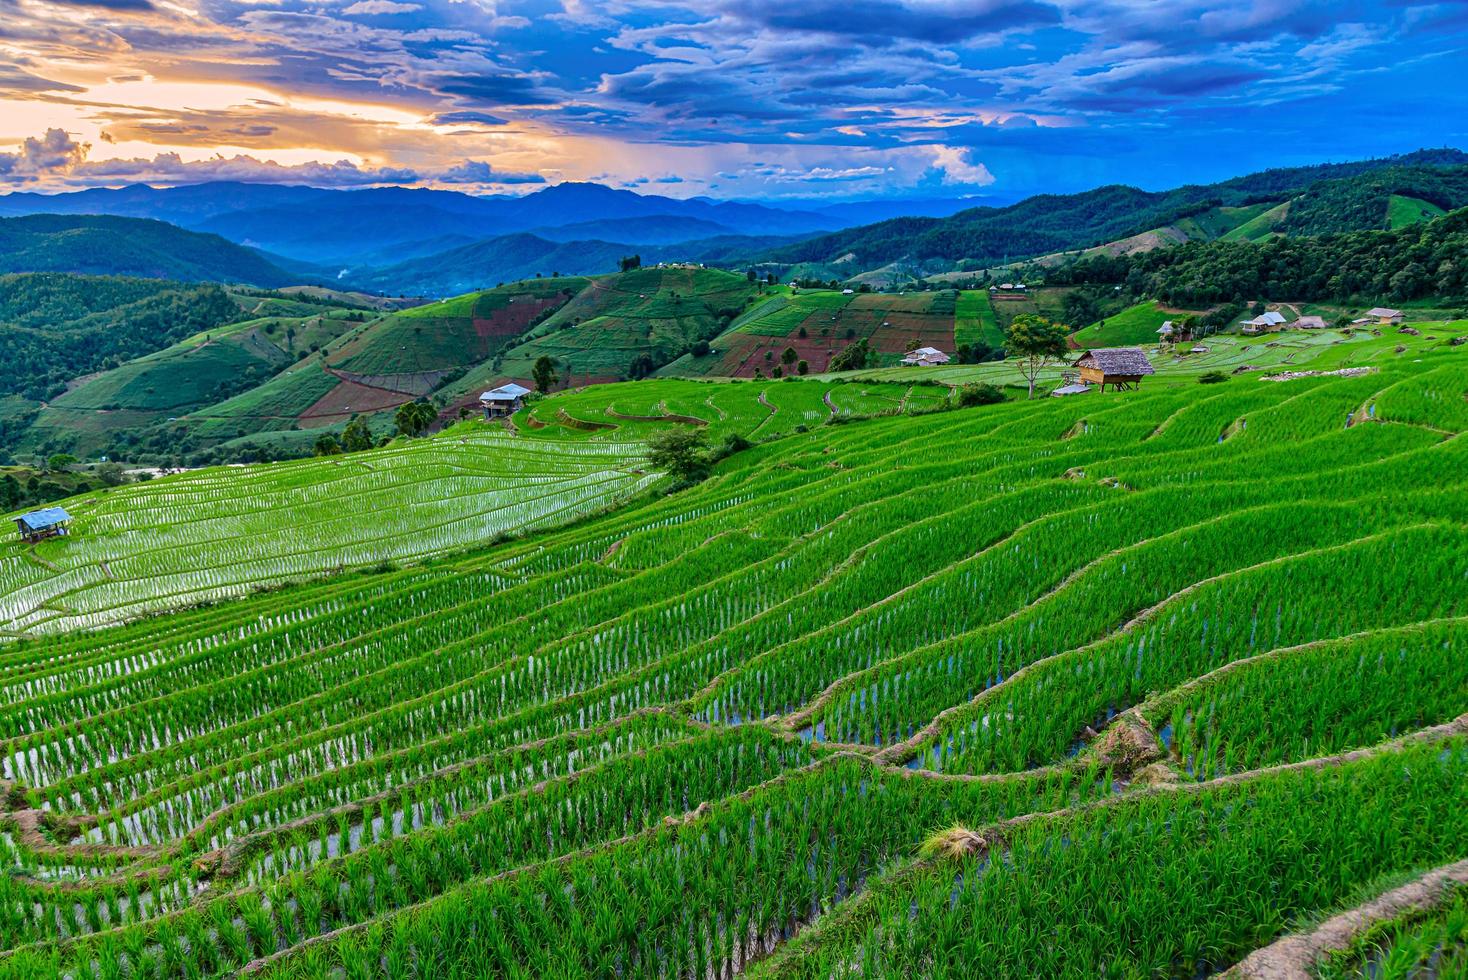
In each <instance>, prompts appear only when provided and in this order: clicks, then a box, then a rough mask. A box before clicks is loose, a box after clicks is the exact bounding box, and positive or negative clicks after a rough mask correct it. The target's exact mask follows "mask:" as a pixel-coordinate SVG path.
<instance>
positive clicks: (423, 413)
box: [393, 402, 438, 436]
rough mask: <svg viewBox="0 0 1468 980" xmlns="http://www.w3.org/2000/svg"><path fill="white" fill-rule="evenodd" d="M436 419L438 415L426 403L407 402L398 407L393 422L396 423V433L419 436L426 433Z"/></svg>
mask: <svg viewBox="0 0 1468 980" xmlns="http://www.w3.org/2000/svg"><path fill="white" fill-rule="evenodd" d="M436 418H438V413H437V412H435V411H434V410H433V406H432V405H430V404H428V403H427V402H408V403H407V404H406V405H400V406H399V407H398V410H397V413H396V414H395V415H394V416H393V421H394V422H396V423H397V426H398V431H399V432H400V433H402V434H403V435H405V436H421V435H422V434H423V433H425V432H427V431H428V427H429V426H430V425H432V424H433V420H434V419H436Z"/></svg>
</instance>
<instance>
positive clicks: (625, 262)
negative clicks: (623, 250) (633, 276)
mask: <svg viewBox="0 0 1468 980" xmlns="http://www.w3.org/2000/svg"><path fill="white" fill-rule="evenodd" d="M618 264H619V265H620V266H621V267H622V271H623V272H631V271H632V270H633V269H641V268H642V256H640V255H624V256H622V261H621V262H620V263H618Z"/></svg>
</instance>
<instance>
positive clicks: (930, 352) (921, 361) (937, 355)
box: [902, 347, 952, 367]
mask: <svg viewBox="0 0 1468 980" xmlns="http://www.w3.org/2000/svg"><path fill="white" fill-rule="evenodd" d="M950 360H952V358H950V357H949V356H948V355H947V354H945V353H943V352H942V351H940V350H939V349H938V348H936V347H919V348H918V349H917V350H911V351H908V352H907V354H906V355H904V356H903V358H902V363H903V364H906V365H908V366H909V367H935V366H937V365H939V364H947V363H948V362H949V361H950Z"/></svg>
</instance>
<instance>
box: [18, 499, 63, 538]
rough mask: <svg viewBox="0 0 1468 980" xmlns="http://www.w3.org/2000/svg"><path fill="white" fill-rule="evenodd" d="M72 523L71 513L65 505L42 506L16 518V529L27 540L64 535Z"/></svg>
mask: <svg viewBox="0 0 1468 980" xmlns="http://www.w3.org/2000/svg"><path fill="white" fill-rule="evenodd" d="M70 524H71V515H70V514H68V513H67V512H66V508H65V507H42V508H41V509H40V510H33V511H31V512H30V513H29V514H22V515H20V516H19V517H17V518H16V519H15V529H16V530H17V531H19V532H20V536H21V538H23V539H24V540H26V541H40V540H41V539H42V538H49V537H64V536H65V535H66V534H67V532H68V530H69V525H70Z"/></svg>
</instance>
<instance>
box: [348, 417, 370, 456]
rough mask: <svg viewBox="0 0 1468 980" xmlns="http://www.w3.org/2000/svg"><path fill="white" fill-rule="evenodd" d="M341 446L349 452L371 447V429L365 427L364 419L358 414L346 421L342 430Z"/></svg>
mask: <svg viewBox="0 0 1468 980" xmlns="http://www.w3.org/2000/svg"><path fill="white" fill-rule="evenodd" d="M341 446H342V449H344V450H346V451H347V452H349V453H356V452H361V451H362V450H363V449H371V448H372V430H370V429H368V428H367V423H366V421H364V420H363V419H362V418H361V417H360V416H359V417H357V418H354V419H352V420H351V421H350V422H348V423H347V427H346V428H345V429H343V430H342V438H341Z"/></svg>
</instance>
